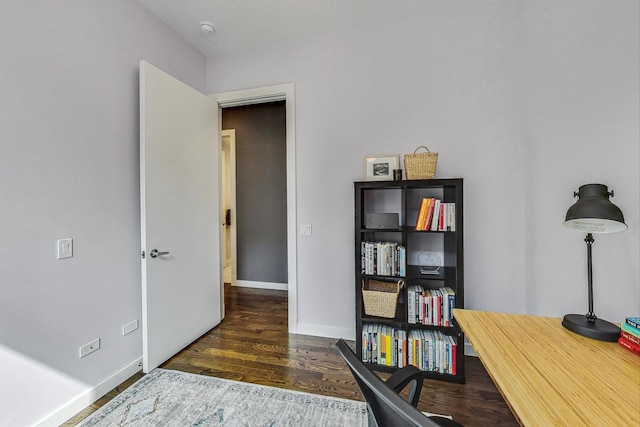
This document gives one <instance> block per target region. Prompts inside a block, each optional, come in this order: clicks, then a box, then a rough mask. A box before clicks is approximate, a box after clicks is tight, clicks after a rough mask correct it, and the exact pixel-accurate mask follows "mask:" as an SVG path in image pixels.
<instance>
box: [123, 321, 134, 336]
mask: <svg viewBox="0 0 640 427" xmlns="http://www.w3.org/2000/svg"><path fill="white" fill-rule="evenodd" d="M136 329H138V319H136V320H134V321H132V322H129V323H127V324H126V325H124V326H123V327H122V335H127V334H130V333H131V332H133V331H135V330H136Z"/></svg>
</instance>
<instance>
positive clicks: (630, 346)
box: [618, 337, 640, 356]
mask: <svg viewBox="0 0 640 427" xmlns="http://www.w3.org/2000/svg"><path fill="white" fill-rule="evenodd" d="M618 344H620V346H621V347H624V348H626V349H627V350H629V351H631V352H632V353H635V354H637V355H638V356H640V345H636V344H634V343H632V342H631V341H627V340H626V339H624V338H623V337H620V338H618Z"/></svg>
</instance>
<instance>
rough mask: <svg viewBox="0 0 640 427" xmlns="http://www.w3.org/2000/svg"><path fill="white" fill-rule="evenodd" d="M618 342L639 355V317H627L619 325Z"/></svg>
mask: <svg viewBox="0 0 640 427" xmlns="http://www.w3.org/2000/svg"><path fill="white" fill-rule="evenodd" d="M618 344H620V346H621V347H624V348H626V349H627V350H629V351H631V352H633V353H635V354H637V355H638V356H640V317H627V318H626V319H625V321H624V322H623V323H622V324H621V325H620V338H618Z"/></svg>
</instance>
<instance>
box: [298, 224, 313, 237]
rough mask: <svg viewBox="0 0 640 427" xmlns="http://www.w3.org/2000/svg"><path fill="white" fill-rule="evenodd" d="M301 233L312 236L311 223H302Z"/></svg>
mask: <svg viewBox="0 0 640 427" xmlns="http://www.w3.org/2000/svg"><path fill="white" fill-rule="evenodd" d="M300 235H301V236H311V224H301V225H300Z"/></svg>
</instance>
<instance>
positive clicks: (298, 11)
mask: <svg viewBox="0 0 640 427" xmlns="http://www.w3.org/2000/svg"><path fill="white" fill-rule="evenodd" d="M139 1H140V2H141V3H142V4H143V5H144V6H146V7H147V8H148V9H149V10H151V12H153V13H154V14H155V15H157V16H158V17H159V18H160V19H161V20H163V21H164V22H166V23H167V24H168V25H169V26H170V27H171V28H173V29H174V30H175V31H176V32H177V33H178V34H180V35H182V37H184V38H185V39H186V40H188V41H189V42H190V43H191V44H192V45H193V46H195V47H196V48H197V49H198V50H200V51H201V52H202V53H204V54H205V55H206V56H208V57H214V56H217V55H223V54H226V53H230V52H237V51H244V50H252V49H256V48H258V47H260V46H261V45H268V44H273V43H277V42H279V41H283V40H287V39H292V38H302V37H310V36H314V35H318V34H323V33H327V32H329V33H330V32H332V31H337V30H339V29H340V28H345V27H354V26H360V25H370V26H377V27H379V28H380V31H388V30H389V29H388V28H386V27H385V25H384V24H385V23H386V22H387V21H388V20H389V19H390V18H392V17H394V16H398V15H400V14H403V13H407V12H408V11H410V12H411V13H412V14H413V13H416V12H419V11H422V10H424V8H430V9H433V7H434V5H436V4H442V3H443V2H440V1H436V0H402V1H400V2H399V1H397V0H139ZM202 21H208V22H210V23H211V24H213V26H214V27H215V29H216V32H215V34H214V35H212V36H207V35H205V34H203V33H202V32H201V31H200V22H202Z"/></svg>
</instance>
